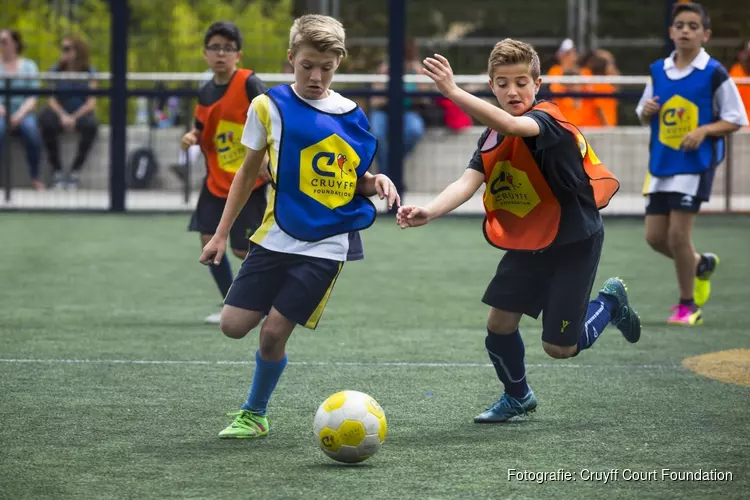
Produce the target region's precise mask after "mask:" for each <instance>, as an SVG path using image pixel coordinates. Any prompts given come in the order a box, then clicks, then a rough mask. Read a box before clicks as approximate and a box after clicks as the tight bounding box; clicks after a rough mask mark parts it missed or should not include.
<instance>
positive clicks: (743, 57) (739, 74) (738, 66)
mask: <svg viewBox="0 0 750 500" xmlns="http://www.w3.org/2000/svg"><path fill="white" fill-rule="evenodd" d="M729 76H731V77H732V78H750V41H747V42H745V43H744V44H743V46H742V48H741V49H740V51H739V52H738V53H737V62H736V63H735V64H734V66H732V69H731V70H730V71H729ZM737 89H738V90H739V91H740V97H741V98H742V102H743V104H745V111H746V112H747V115H748V116H750V84H748V83H742V84H737Z"/></svg>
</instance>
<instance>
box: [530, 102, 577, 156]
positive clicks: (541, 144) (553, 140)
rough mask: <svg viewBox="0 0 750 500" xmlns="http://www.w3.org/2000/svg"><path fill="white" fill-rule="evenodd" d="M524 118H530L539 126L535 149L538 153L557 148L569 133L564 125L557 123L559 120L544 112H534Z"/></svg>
mask: <svg viewBox="0 0 750 500" xmlns="http://www.w3.org/2000/svg"><path fill="white" fill-rule="evenodd" d="M524 116H528V117H529V118H531V119H532V120H534V121H535V122H536V123H537V125H539V135H538V136H537V137H535V139H536V140H535V145H536V147H535V149H536V150H537V151H538V150H540V149H548V148H551V147H553V146H555V145H556V144H557V143H558V142H560V139H562V138H563V137H564V136H565V134H566V133H568V131H567V130H565V129H564V128H563V127H562V125H560V124H559V123H557V120H555V119H554V118H552V117H551V116H550V115H548V114H547V113H545V112H544V111H540V110H534V111H530V112H529V113H526V114H525V115H524Z"/></svg>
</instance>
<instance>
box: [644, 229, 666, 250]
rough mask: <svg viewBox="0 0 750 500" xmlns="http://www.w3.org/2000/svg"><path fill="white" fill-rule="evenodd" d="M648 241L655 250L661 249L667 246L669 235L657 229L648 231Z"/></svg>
mask: <svg viewBox="0 0 750 500" xmlns="http://www.w3.org/2000/svg"><path fill="white" fill-rule="evenodd" d="M646 243H648V245H649V246H650V247H651V248H653V249H654V250H661V249H663V248H665V247H667V235H666V234H664V233H657V232H656V231H647V232H646Z"/></svg>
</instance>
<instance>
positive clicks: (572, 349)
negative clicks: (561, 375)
mask: <svg viewBox="0 0 750 500" xmlns="http://www.w3.org/2000/svg"><path fill="white" fill-rule="evenodd" d="M542 346H543V347H544V352H546V353H547V355H548V356H549V357H551V358H555V359H566V358H572V357H573V356H575V355H576V353H577V352H578V346H575V345H571V346H560V345H554V344H549V343H547V342H542Z"/></svg>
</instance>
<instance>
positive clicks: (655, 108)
mask: <svg viewBox="0 0 750 500" xmlns="http://www.w3.org/2000/svg"><path fill="white" fill-rule="evenodd" d="M660 107H661V106H659V97H658V96H656V97H652V98H651V99H648V100H647V101H646V103H645V104H644V105H643V117H644V118H651V117H652V116H654V115H655V114H656V113H658V112H659V108H660Z"/></svg>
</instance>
